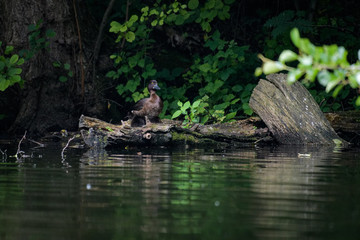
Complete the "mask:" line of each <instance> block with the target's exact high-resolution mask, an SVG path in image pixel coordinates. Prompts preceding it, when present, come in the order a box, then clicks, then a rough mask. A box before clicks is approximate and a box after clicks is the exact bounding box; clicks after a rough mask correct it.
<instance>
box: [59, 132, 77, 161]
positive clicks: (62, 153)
mask: <svg viewBox="0 0 360 240" xmlns="http://www.w3.org/2000/svg"><path fill="white" fill-rule="evenodd" d="M75 137H76V135H74V136H73V137H72V138H70V139H69V141H68V142H67V144H66V146H65V147H64V148H63V150H62V151H61V159H62V160H63V161H65V158H64V151H65V149H66V148H67V147H68V146H69V143H70V142H71V141H72V140H73V139H74V138H75Z"/></svg>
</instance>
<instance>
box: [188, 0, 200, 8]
mask: <svg viewBox="0 0 360 240" xmlns="http://www.w3.org/2000/svg"><path fill="white" fill-rule="evenodd" d="M198 6H199V1H198V0H190V1H189V3H188V7H189V9H191V10H194V9H196V8H197V7H198Z"/></svg>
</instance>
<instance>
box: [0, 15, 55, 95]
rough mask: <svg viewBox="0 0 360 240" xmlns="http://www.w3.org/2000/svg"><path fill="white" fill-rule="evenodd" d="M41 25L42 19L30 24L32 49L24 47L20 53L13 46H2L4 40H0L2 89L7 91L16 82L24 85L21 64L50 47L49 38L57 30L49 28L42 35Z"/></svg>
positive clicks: (0, 78) (0, 88) (0, 89)
mask: <svg viewBox="0 0 360 240" xmlns="http://www.w3.org/2000/svg"><path fill="white" fill-rule="evenodd" d="M41 25H42V20H39V21H38V22H37V23H36V24H31V25H29V27H28V30H29V34H30V35H29V45H30V49H28V50H26V49H23V50H21V51H19V53H18V54H15V53H13V51H14V47H13V46H5V48H2V42H1V41H0V91H5V90H6V89H7V88H8V87H10V86H12V85H14V84H16V83H19V84H20V86H22V85H23V84H24V80H23V79H22V78H21V76H20V74H21V73H22V69H21V68H20V67H19V66H21V65H22V64H23V63H24V62H25V61H27V60H29V59H30V58H32V57H33V56H34V55H35V54H36V53H37V52H39V51H40V50H41V49H48V47H49V41H48V40H49V39H50V38H52V37H54V36H55V32H54V31H53V30H51V29H48V30H46V32H45V36H44V37H42V36H41V30H42V29H41Z"/></svg>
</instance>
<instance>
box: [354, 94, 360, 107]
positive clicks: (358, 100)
mask: <svg viewBox="0 0 360 240" xmlns="http://www.w3.org/2000/svg"><path fill="white" fill-rule="evenodd" d="M355 105H356V106H358V107H359V106H360V96H358V97H357V98H356V101H355Z"/></svg>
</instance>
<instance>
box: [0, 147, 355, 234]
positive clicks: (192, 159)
mask: <svg viewBox="0 0 360 240" xmlns="http://www.w3.org/2000/svg"><path fill="white" fill-rule="evenodd" d="M0 149H1V147H0ZM27 151H28V152H31V153H32V156H33V157H31V158H26V159H23V160H22V161H16V159H12V158H8V159H6V160H4V159H3V160H1V158H0V226H1V228H0V239H357V237H358V235H359V233H360V228H359V227H360V188H359V187H358V186H359V185H360V171H359V169H360V167H359V166H360V165H359V160H360V152H359V151H357V150H356V149H350V150H341V149H332V148H319V147H299V146H286V147H273V148H270V147H264V148H255V147H254V148H240V149H231V148H229V149H227V148H217V147H211V146H209V147H208V148H193V147H189V146H177V147H172V148H160V147H156V148H130V149H112V150H107V151H105V150H103V151H92V150H88V151H86V152H85V151H79V150H68V151H67V156H66V160H65V161H63V160H62V159H61V156H60V152H61V146H50V147H47V148H44V149H35V150H31V149H29V150H27Z"/></svg>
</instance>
